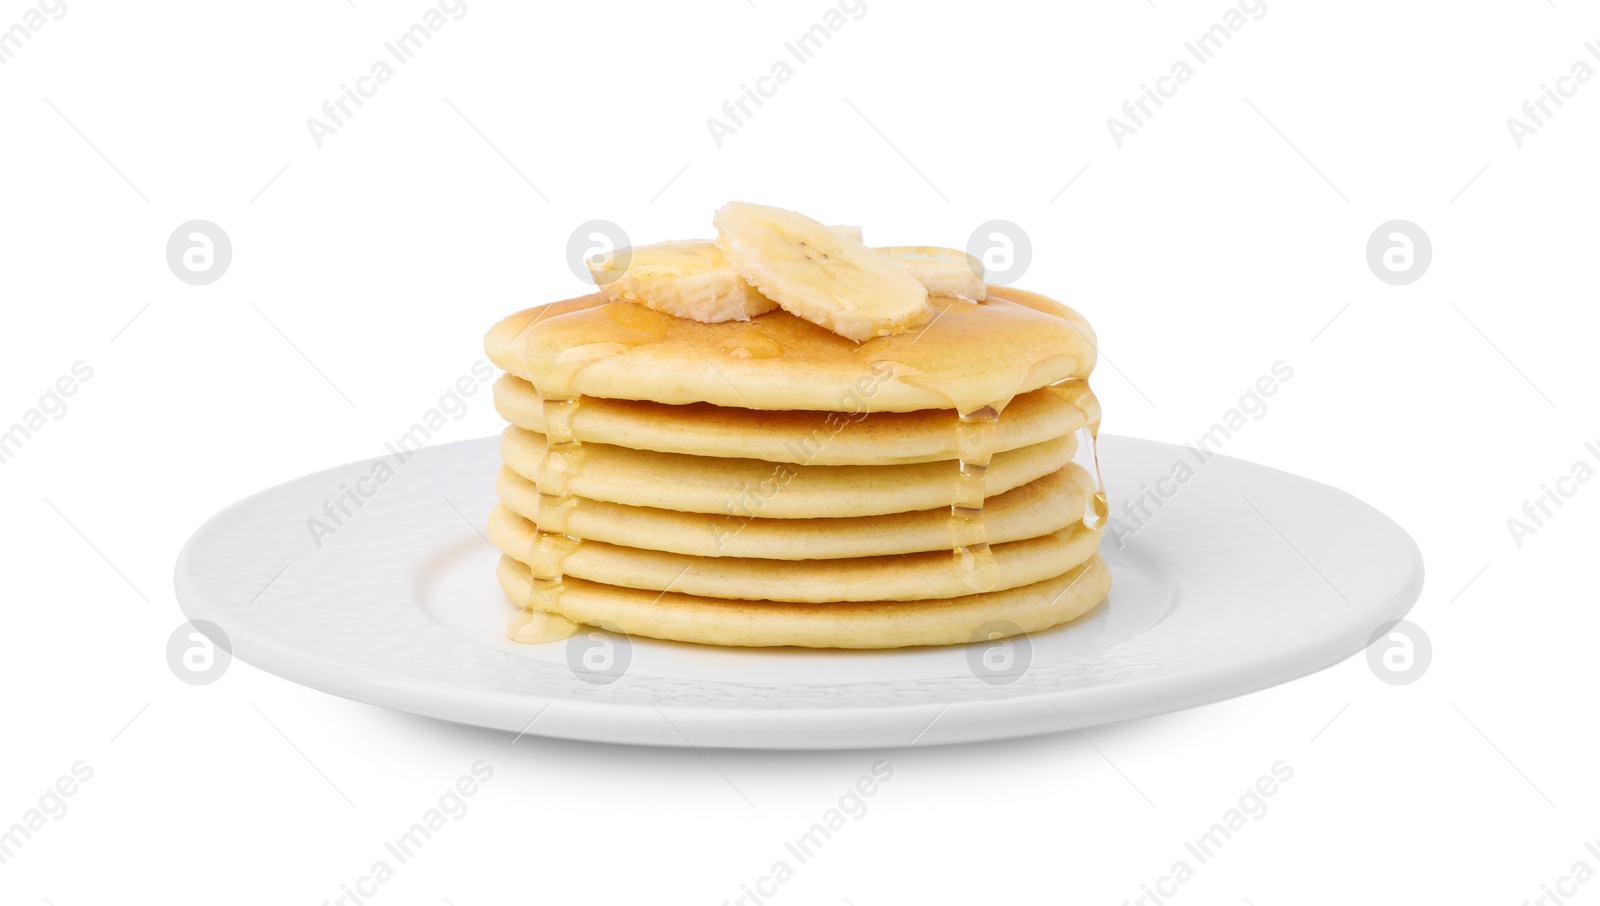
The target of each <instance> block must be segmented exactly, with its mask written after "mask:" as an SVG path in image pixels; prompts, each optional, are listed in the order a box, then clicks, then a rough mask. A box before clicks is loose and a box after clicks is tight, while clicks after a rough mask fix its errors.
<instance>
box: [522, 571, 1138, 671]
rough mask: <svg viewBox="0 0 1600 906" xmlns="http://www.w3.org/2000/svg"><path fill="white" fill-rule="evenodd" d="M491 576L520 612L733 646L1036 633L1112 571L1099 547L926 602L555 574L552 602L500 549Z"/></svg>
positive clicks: (1097, 591)
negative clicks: (1002, 586) (1064, 566)
mask: <svg viewBox="0 0 1600 906" xmlns="http://www.w3.org/2000/svg"><path fill="white" fill-rule="evenodd" d="M496 575H497V577H498V578H499V580H500V586H501V588H503V589H504V590H505V593H506V595H507V596H508V597H509V598H510V599H511V600H512V602H513V603H515V604H517V605H518V606H520V607H522V608H524V609H525V610H539V609H545V610H548V611H554V612H559V613H560V614H562V615H563V616H565V617H566V618H568V619H570V620H573V621H576V622H579V623H588V624H591V625H596V626H603V627H605V628H606V629H610V630H614V631H620V632H624V633H627V634H628V635H635V636H648V637H650V638H657V639H669V640H674V641H680V642H698V643H701V644H707V645H727V646H737V647H762V646H775V645H793V646H800V647H806V648H902V647H906V646H912V645H958V644H963V643H967V642H972V641H976V640H980V639H983V638H995V637H999V636H996V635H993V634H992V633H995V632H998V633H999V635H1001V636H1003V635H1005V634H1008V633H1009V634H1016V633H1017V632H1029V633H1031V632H1040V631H1043V630H1045V629H1049V628H1051V627H1053V626H1058V625H1060V624H1062V623H1065V622H1068V621H1070V620H1074V619H1077V618H1078V617H1081V616H1083V615H1084V614H1086V613H1088V612H1089V611H1091V610H1093V609H1094V608H1095V606H1096V605H1097V604H1099V603H1100V602H1101V601H1102V600H1104V599H1105V596H1106V593H1107V592H1108V591H1109V589H1110V587H1111V571H1110V570H1109V569H1107V567H1106V564H1105V561H1104V560H1102V559H1101V558H1100V556H1099V555H1098V554H1096V555H1095V556H1094V557H1092V558H1090V559H1089V560H1088V561H1087V562H1085V563H1083V564H1081V565H1079V566H1077V567H1074V568H1073V569H1071V570H1068V571H1067V572H1065V573H1063V574H1061V575H1059V576H1056V577H1054V578H1050V579H1045V580H1044V581H1042V582H1035V583H1033V584H1032V585H1024V586H1021V587H1019V588H1011V589H1007V590H1005V591H995V592H986V593H983V594H975V595H964V596H962V597H957V598H948V599H930V600H924V601H861V602H836V603H828V604H790V603H776V602H753V601H729V600H723V599H719V598H707V597H701V596H698V595H688V594H683V593H681V592H656V591H645V590H641V589H637V588H621V587H618V586H615V585H606V584H602V583H599V582H591V581H589V580H587V579H577V578H567V579H565V580H563V584H562V589H561V593H560V595H559V597H558V598H557V599H556V600H555V601H551V600H550V599H548V598H546V597H544V596H541V595H540V594H538V593H537V592H536V591H535V590H534V588H533V585H532V583H531V581H530V580H529V578H528V576H529V573H528V569H527V567H526V566H525V565H524V564H521V563H519V562H517V561H515V560H513V559H511V558H509V557H502V558H501V560H500V565H499V567H498V569H497V570H496ZM1002 627H1003V628H1002ZM975 636H976V637H977V638H975Z"/></svg>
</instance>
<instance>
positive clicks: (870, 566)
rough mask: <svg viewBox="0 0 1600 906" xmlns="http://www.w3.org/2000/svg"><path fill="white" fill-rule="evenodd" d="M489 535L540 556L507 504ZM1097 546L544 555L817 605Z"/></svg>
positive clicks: (1062, 563) (991, 577)
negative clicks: (762, 555) (802, 556)
mask: <svg viewBox="0 0 1600 906" xmlns="http://www.w3.org/2000/svg"><path fill="white" fill-rule="evenodd" d="M489 540H490V542H492V543H493V544H494V546H495V547H497V548H499V549H500V552H501V553H503V554H505V555H507V556H509V557H512V558H514V559H516V560H520V561H522V562H523V563H527V564H532V563H535V562H538V560H539V559H541V558H540V557H539V554H538V552H537V551H538V549H539V547H540V544H539V541H538V532H537V531H536V529H535V527H534V524H533V523H532V522H529V521H528V520H526V519H524V518H522V517H521V516H518V515H517V514H516V513H513V512H511V511H510V510H509V509H506V508H505V507H504V506H498V507H496V508H495V510H494V513H493V514H492V515H490V517H489ZM947 543H948V542H947ZM1099 545H1100V532H1099V531H1098V530H1095V529H1090V528H1087V527H1085V526H1084V525H1083V524H1082V522H1080V523H1079V524H1078V525H1075V526H1072V527H1069V528H1065V529H1062V530H1061V531H1059V532H1055V533H1052V534H1049V535H1041V536H1040V537H1037V538H1028V539H1025V540H1022V541H1010V542H1007V543H1005V544H992V545H990V553H991V555H992V557H993V564H994V566H993V569H974V568H973V567H972V566H971V565H970V564H967V563H966V562H965V561H970V560H971V559H972V555H970V554H967V555H957V554H953V553H952V551H950V550H948V549H946V550H939V551H925V552H922V553H915V554H898V553H896V554H884V555H882V556H877V557H852V558H849V559H844V560H757V559H746V558H743V557H720V558H709V557H694V556H689V555H686V554H672V553H666V552H663V551H653V550H641V549H639V548H633V547H621V546H619V545H615V544H607V543H605V542H603V541H594V540H589V539H585V540H583V541H580V542H578V543H577V544H576V545H570V546H569V545H568V544H567V543H562V544H560V545H556V546H549V545H547V546H546V548H545V549H546V550H549V551H551V552H552V556H549V557H548V558H545V559H547V561H548V562H549V563H550V564H552V567H553V569H555V570H558V571H559V572H561V573H562V574H563V575H564V576H568V577H571V576H576V577H578V578H580V579H589V580H592V581H596V582H605V583H607V584H610V585H620V586H623V587H626V588H644V589H650V590H653V591H661V590H664V589H667V588H672V589H675V590H678V591H682V592H684V593H686V594H695V595H705V596H708V597H714V598H732V599H742V600H766V601H794V602H800V603H813V604H815V603H826V602H829V601H915V600H920V599H923V598H933V597H946V598H948V597H954V596H957V595H968V594H972V593H973V592H975V591H1001V590H1004V589H1007V588H1016V587H1017V586H1019V585H1030V584H1032V583H1034V582H1039V581H1042V580H1044V579H1048V578H1050V577H1052V576H1059V575H1061V574H1062V573H1063V572H1066V571H1067V570H1069V569H1071V568H1072V567H1074V566H1077V565H1078V564H1080V563H1082V562H1084V561H1085V560H1087V559H1089V558H1090V557H1091V556H1093V555H1094V552H1095V550H1096V549H1097V548H1098V547H1099ZM557 551H559V553H556V552H557Z"/></svg>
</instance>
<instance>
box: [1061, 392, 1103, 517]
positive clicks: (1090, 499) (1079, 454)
mask: <svg viewBox="0 0 1600 906" xmlns="http://www.w3.org/2000/svg"><path fill="white" fill-rule="evenodd" d="M1047 387H1048V389H1049V390H1050V392H1051V393H1054V394H1056V395H1057V396H1059V397H1061V399H1063V400H1065V401H1066V402H1068V403H1070V404H1071V405H1072V406H1073V407H1075V408H1077V409H1078V410H1079V411H1081V412H1082V413H1083V414H1084V417H1085V421H1084V424H1083V427H1081V428H1079V429H1078V431H1077V435H1078V449H1077V451H1076V452H1075V453H1074V454H1073V457H1072V461H1073V462H1074V463H1077V465H1078V466H1080V467H1081V468H1083V469H1084V470H1085V471H1087V472H1088V473H1089V475H1090V477H1092V478H1093V479H1094V493H1093V494H1090V495H1088V496H1087V497H1085V498H1084V507H1083V525H1084V527H1085V528H1088V529H1099V528H1101V527H1102V526H1104V525H1105V524H1106V521H1107V520H1108V519H1109V518H1110V517H1111V507H1110V505H1109V504H1108V503H1107V502H1106V485H1105V481H1104V480H1103V479H1102V478H1101V477H1100V450H1099V438H1100V401H1099V400H1098V399H1097V398H1096V397H1095V395H1094V391H1092V390H1090V389H1089V382H1088V381H1087V380H1085V379H1084V378H1067V379H1065V380H1060V381H1056V382H1055V383H1053V384H1049V385H1047Z"/></svg>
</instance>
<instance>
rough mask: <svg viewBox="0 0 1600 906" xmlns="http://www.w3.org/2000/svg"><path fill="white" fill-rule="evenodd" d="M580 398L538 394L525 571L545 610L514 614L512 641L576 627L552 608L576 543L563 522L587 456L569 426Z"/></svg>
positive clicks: (556, 635) (542, 638)
mask: <svg viewBox="0 0 1600 906" xmlns="http://www.w3.org/2000/svg"><path fill="white" fill-rule="evenodd" d="M582 399H583V398H582V397H581V396H572V397H569V398H564V399H563V398H550V397H541V405H542V406H543V409H544V436H545V451H544V457H543V458H541V459H540V461H539V471H538V474H537V475H535V476H534V483H535V484H536V485H538V488H539V513H538V516H539V518H538V521H537V522H536V523H535V525H534V534H533V556H532V558H531V560H532V562H530V563H529V564H528V570H529V572H531V573H532V579H531V581H532V584H533V592H534V596H535V597H536V598H537V599H538V600H540V601H542V602H543V603H544V604H545V607H547V608H549V609H548V610H545V609H539V608H534V607H529V608H527V609H525V610H524V611H523V612H522V613H520V614H518V615H517V616H516V618H515V619H513V620H512V621H511V626H510V628H509V629H508V634H509V635H510V636H511V638H512V639H513V640H514V641H518V642H553V641H557V640H560V639H564V638H567V637H568V636H570V635H572V634H573V633H574V632H576V631H577V624H576V623H574V622H572V621H571V620H568V619H566V618H565V617H562V616H560V615H559V614H558V613H555V612H552V611H555V610H557V608H558V606H559V604H560V602H561V593H562V591H563V590H564V588H565V583H564V576H563V573H562V570H561V564H562V563H563V562H564V561H565V560H566V559H567V558H568V557H570V556H572V552H573V551H575V550H577V549H578V545H579V544H580V543H581V541H580V540H579V539H578V538H576V537H574V536H572V535H569V534H567V523H568V521H569V519H570V518H571V516H572V511H573V509H574V508H576V506H577V503H578V499H577V498H576V497H574V496H573V495H572V491H571V487H572V479H573V478H574V477H575V476H576V475H577V474H578V472H579V471H581V470H582V469H583V460H584V457H585V455H586V452H585V450H584V449H583V442H582V441H580V440H578V437H577V435H576V434H575V433H574V432H573V426H572V423H573V419H574V418H575V417H576V416H577V414H578V407H579V406H581V405H582Z"/></svg>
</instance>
